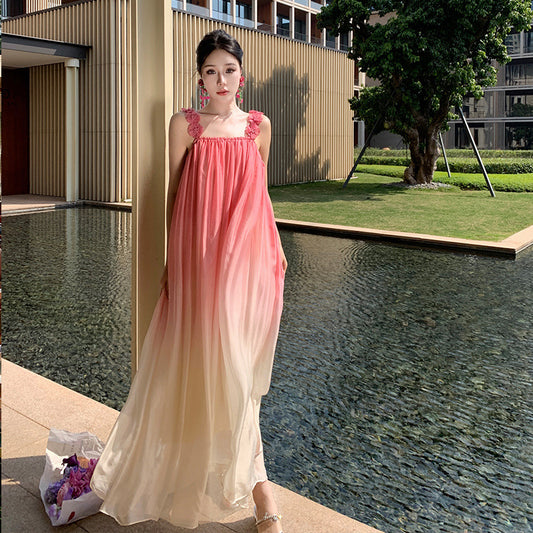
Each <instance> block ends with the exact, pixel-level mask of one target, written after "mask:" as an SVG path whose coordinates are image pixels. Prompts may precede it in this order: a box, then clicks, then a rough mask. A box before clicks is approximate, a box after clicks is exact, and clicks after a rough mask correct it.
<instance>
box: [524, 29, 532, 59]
mask: <svg viewBox="0 0 533 533" xmlns="http://www.w3.org/2000/svg"><path fill="white" fill-rule="evenodd" d="M524 53H526V54H532V53H533V31H526V32H524Z"/></svg>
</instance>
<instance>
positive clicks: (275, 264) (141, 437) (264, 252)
mask: <svg viewBox="0 0 533 533" xmlns="http://www.w3.org/2000/svg"><path fill="white" fill-rule="evenodd" d="M183 111H184V112H185V115H186V117H187V120H188V122H189V126H188V131H189V133H190V134H191V136H192V137H194V142H193V145H192V148H191V150H190V151H189V153H188V154H187V156H186V161H185V164H184V168H183V172H182V175H181V178H180V182H179V187H178V191H177V196H176V200H175V204H174V210H173V216H172V224H171V227H170V231H169V248H168V285H169V294H168V298H167V297H166V295H165V293H164V292H162V293H161V295H160V297H159V300H158V302H157V305H156V308H155V311H154V314H153V317H152V320H151V323H150V326H149V329H148V331H147V334H146V337H145V340H144V343H143V347H142V350H141V355H140V358H139V368H138V371H137V373H136V375H135V378H134V380H133V382H132V385H131V389H130V392H129V396H128V398H127V401H126V403H125V404H124V407H123V409H122V410H121V412H120V414H119V417H118V419H117V421H116V423H115V425H114V427H113V429H112V430H111V433H110V436H109V438H108V441H107V444H106V446H105V449H104V452H103V454H102V456H101V458H100V460H99V462H98V464H97V467H96V469H95V471H94V475H93V478H92V480H91V487H92V489H93V490H94V492H95V493H96V494H97V495H98V496H100V497H101V498H102V499H103V500H104V501H103V504H102V507H101V509H100V510H101V511H102V512H104V513H106V514H109V515H111V516H113V517H114V518H115V519H116V520H117V521H118V522H119V523H120V524H122V525H127V524H133V523H137V522H141V521H145V520H150V519H153V520H157V519H159V518H162V519H164V520H167V521H168V522H171V523H172V524H175V525H177V526H181V527H186V528H195V527H196V526H197V525H198V524H199V523H202V522H207V521H217V520H220V519H222V518H223V517H224V516H227V515H228V514H230V513H232V512H234V511H235V510H236V509H238V508H239V507H246V506H247V505H248V501H249V497H250V493H251V491H252V489H253V487H254V485H255V484H256V483H257V482H258V481H263V480H265V479H267V475H266V471H265V466H264V461H263V449H262V444H261V434H260V428H259V407H260V402H261V396H262V395H264V394H266V392H267V391H268V388H269V386H270V378H271V372H272V363H273V357H274V350H275V345H276V341H277V336H278V330H279V322H280V316H281V310H282V298H283V284H284V270H283V266H282V259H281V251H280V248H279V243H278V234H277V229H276V225H275V220H274V214H273V210H272V204H271V202H270V199H269V196H268V191H267V188H266V182H265V181H266V177H265V164H264V162H263V160H262V158H261V156H260V154H259V150H258V148H257V144H256V142H255V140H254V139H255V138H256V137H257V135H258V134H259V124H260V122H261V120H262V114H261V113H260V112H257V111H250V113H249V115H248V123H247V128H246V132H245V134H244V136H242V137H230V138H228V137H203V136H202V127H201V125H200V122H199V119H200V117H199V115H198V113H197V112H196V111H194V110H192V109H186V110H183Z"/></svg>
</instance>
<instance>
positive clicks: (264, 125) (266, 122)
mask: <svg viewBox="0 0 533 533" xmlns="http://www.w3.org/2000/svg"><path fill="white" fill-rule="evenodd" d="M271 129H272V123H271V122H270V119H269V118H268V117H267V116H266V115H265V114H264V113H263V118H262V120H261V122H260V123H259V131H260V132H261V133H263V132H265V133H266V132H270V131H271Z"/></svg>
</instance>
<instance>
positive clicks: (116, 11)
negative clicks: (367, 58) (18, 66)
mask: <svg viewBox="0 0 533 533" xmlns="http://www.w3.org/2000/svg"><path fill="white" fill-rule="evenodd" d="M172 19H173V28H174V30H173V31H174V46H173V48H174V50H173V52H174V82H173V84H174V88H173V94H174V98H173V103H172V106H173V109H174V111H176V110H178V109H179V108H180V107H182V106H190V105H193V106H197V100H196V82H197V76H196V74H195V66H194V58H195V48H196V45H197V43H198V42H199V40H200V39H201V38H202V36H203V35H204V34H205V33H207V32H208V31H210V30H212V29H214V28H223V29H225V30H226V31H228V32H229V33H231V34H232V35H234V36H235V37H236V38H237V39H238V40H239V42H240V43H241V45H242V47H243V49H244V52H245V56H244V66H245V71H246V77H247V83H246V88H245V91H244V102H243V108H244V109H245V110H247V109H250V108H255V109H258V110H261V111H263V112H265V113H266V114H267V115H268V116H269V117H270V118H271V120H272V126H273V139H272V149H271V159H270V164H269V181H270V183H271V184H276V185H278V184H283V183H294V182H301V181H308V180H317V179H336V178H343V177H345V176H346V175H347V173H348V171H349V169H350V168H351V164H352V159H353V156H352V153H353V124H352V120H351V112H350V109H349V105H348V102H347V100H348V98H350V97H351V96H352V91H353V62H352V61H349V60H348V59H347V57H346V54H344V53H341V52H338V51H335V50H329V49H324V48H321V47H318V46H314V45H309V44H306V43H301V42H294V41H290V40H288V39H285V38H283V37H279V36H273V35H269V34H265V33H261V32H258V31H253V30H249V29H245V28H239V27H235V26H231V25H229V24H224V23H221V22H216V21H212V20H206V19H202V18H200V17H197V16H194V15H190V14H186V13H181V12H177V11H175V12H173V13H172ZM131 20H132V2H131V0H88V1H86V2H79V3H74V4H71V5H65V6H62V7H59V8H56V9H50V10H48V11H44V12H39V13H30V14H28V15H25V16H21V17H17V18H14V19H12V20H7V21H5V22H4V23H3V31H4V32H6V33H15V34H20V35H28V36H33V37H40V38H45V39H57V40H62V41H67V42H72V43H77V44H84V45H90V46H92V48H91V49H90V51H89V53H88V57H87V59H86V60H82V61H80V67H79V75H80V80H79V82H80V83H79V91H80V191H79V194H80V199H90V200H99V201H108V202H110V201H111V202H112V201H121V200H124V199H126V198H131V196H132V157H133V155H132V142H133V141H132V131H131V130H132V112H133V111H132V105H133V104H132V86H133V79H132V54H133V52H132V50H133V47H134V43H133V42H132V34H131ZM138 46H139V47H140V48H142V46H143V43H139V44H138ZM57 68H58V67H55V66H54V67H51V66H44V67H39V68H38V69H37V68H32V81H31V87H32V93H33V94H32V96H31V98H32V101H37V100H38V99H39V98H40V97H39V96H38V95H37V94H35V93H34V91H38V89H37V87H44V85H46V84H47V83H49V86H50V88H52V87H57V83H58V81H57V76H58V71H57ZM62 68H64V67H62ZM37 72H38V74H37ZM37 76H38V78H37ZM57 110H58V112H59V111H60V110H59V109H58V108H57ZM33 112H34V113H35V115H34V116H33V118H32V132H31V135H32V136H33V137H32V138H34V139H37V138H38V135H39V133H38V132H37V131H36V130H35V128H38V127H39V124H44V122H45V121H46V120H47V113H48V111H46V110H45V109H44V108H41V109H38V108H33ZM39 113H40V115H39ZM169 118H170V117H169ZM57 127H59V126H57ZM51 133H53V134H54V135H55V133H54V132H51ZM32 158H33V160H32V163H31V164H32V166H33V168H35V169H37V168H41V169H45V168H46V169H50V168H53V169H55V170H54V172H53V173H52V172H51V171H50V170H47V171H46V172H45V171H43V172H42V173H41V175H40V176H39V177H38V178H37V176H36V177H35V181H36V182H38V183H39V188H38V190H39V191H40V193H41V194H51V195H52V194H54V195H55V194H57V191H58V190H59V189H58V187H57V183H56V182H57V177H56V176H57V175H58V174H59V175H61V173H63V175H64V172H65V170H64V165H65V161H64V156H63V154H62V153H61V152H60V151H52V152H48V151H45V150H41V151H33V152H32ZM35 190H37V189H35ZM60 194H63V193H60Z"/></svg>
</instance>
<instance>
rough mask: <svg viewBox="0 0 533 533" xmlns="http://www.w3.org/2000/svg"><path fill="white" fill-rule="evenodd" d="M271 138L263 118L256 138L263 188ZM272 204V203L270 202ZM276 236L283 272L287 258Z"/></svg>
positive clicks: (267, 123)
mask: <svg viewBox="0 0 533 533" xmlns="http://www.w3.org/2000/svg"><path fill="white" fill-rule="evenodd" d="M271 138H272V126H271V123H270V119H269V118H268V117H267V116H265V115H264V116H263V120H262V121H261V123H260V124H259V135H258V137H257V140H258V144H259V153H260V154H261V159H262V160H263V161H264V163H265V186H266V187H267V188H268V170H267V163H268V154H269V153H270V140H271ZM271 203H272V202H271ZM276 233H277V235H278V243H279V249H280V252H281V261H282V264H283V270H284V271H285V270H287V258H286V257H285V252H284V251H283V246H282V244H281V238H280V236H279V231H278V232H276Z"/></svg>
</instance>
